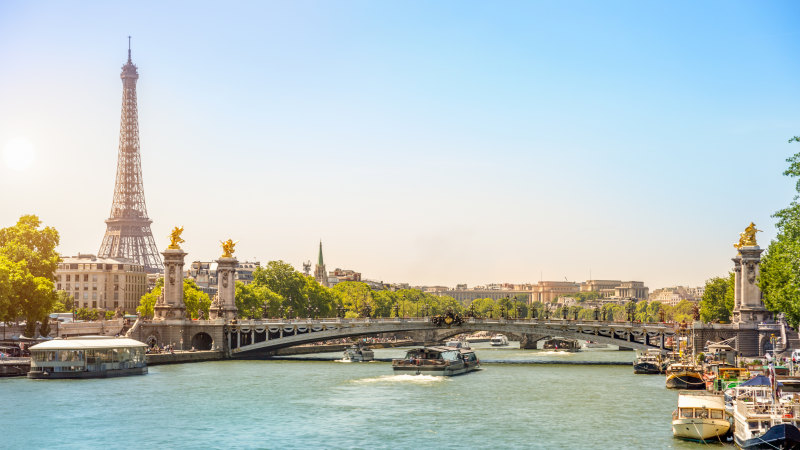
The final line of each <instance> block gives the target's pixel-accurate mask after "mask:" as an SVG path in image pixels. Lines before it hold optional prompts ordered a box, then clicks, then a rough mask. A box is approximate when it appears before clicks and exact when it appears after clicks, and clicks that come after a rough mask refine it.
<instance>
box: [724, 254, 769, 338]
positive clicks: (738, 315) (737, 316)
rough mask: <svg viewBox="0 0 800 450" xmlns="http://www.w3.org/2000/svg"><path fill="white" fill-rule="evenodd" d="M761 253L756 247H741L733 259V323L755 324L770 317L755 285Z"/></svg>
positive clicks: (759, 290)
mask: <svg viewBox="0 0 800 450" xmlns="http://www.w3.org/2000/svg"><path fill="white" fill-rule="evenodd" d="M763 251H764V250H762V249H761V248H760V247H758V246H757V245H753V246H747V247H742V248H740V249H739V254H738V255H736V257H735V258H733V263H734V269H733V270H734V272H735V274H736V275H735V278H734V297H735V300H734V307H733V323H744V324H757V323H759V322H763V321H765V320H767V319H770V318H771V317H772V314H771V313H770V312H769V311H767V309H766V308H765V307H764V303H763V302H762V301H761V289H759V288H758V285H757V284H756V280H757V279H758V274H759V273H760V263H761V253H762V252H763Z"/></svg>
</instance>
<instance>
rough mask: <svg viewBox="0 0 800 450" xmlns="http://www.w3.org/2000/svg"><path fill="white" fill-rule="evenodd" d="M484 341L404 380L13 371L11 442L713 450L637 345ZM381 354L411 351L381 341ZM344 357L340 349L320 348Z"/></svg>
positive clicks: (291, 364)
mask: <svg viewBox="0 0 800 450" xmlns="http://www.w3.org/2000/svg"><path fill="white" fill-rule="evenodd" d="M513 344H514V343H512V347H511V348H503V349H493V348H488V346H487V345H486V344H478V345H477V346H476V347H477V349H476V351H477V353H478V356H479V357H480V358H481V359H482V360H484V361H511V362H513V361H516V362H518V363H519V362H523V363H522V364H499V363H487V364H484V369H483V370H481V371H479V372H474V373H470V374H467V375H463V376H458V377H452V378H441V377H429V376H409V375H393V374H392V368H391V365H390V364H389V363H384V362H371V363H343V362H336V361H308V360H304V359H303V358H302V357H298V358H297V359H296V360H280V361H220V362H206V363H194V364H182V365H170V366H154V367H150V373H149V374H147V375H144V376H133V377H125V378H111V379H95V380H63V381H57V380H52V381H50V380H44V381H34V380H28V379H25V378H8V379H0V399H2V402H3V406H2V411H3V413H2V414H0V416H2V420H0V423H2V427H3V430H4V432H3V437H2V441H1V443H0V447H4V448H46V447H68V448H85V447H94V448H98V447H103V448H198V447H204V448H206V447H214V448H308V447H322V448H461V449H463V448H543V449H555V448H604V449H623V448H626V449H627V448H629V449H641V448H681V449H684V448H685V449H688V448H700V447H704V445H702V444H694V443H687V442H682V441H678V440H675V439H673V437H672V432H671V428H670V420H671V413H672V411H673V410H674V409H675V404H676V401H677V392H674V391H669V390H667V389H665V388H664V377H663V376H659V375H634V374H633V370H632V367H631V366H630V365H625V366H607V365H564V364H527V363H524V362H526V361H529V362H530V361H539V362H541V361H553V362H557V361H626V362H630V361H632V359H633V356H634V355H633V352H619V351H609V350H604V349H589V350H588V351H582V352H579V353H574V354H566V353H561V354H555V353H552V352H544V351H541V350H520V349H519V348H513ZM375 353H376V357H378V358H388V357H401V356H402V355H403V354H404V351H403V350H402V349H378V350H376V352H375ZM309 356H313V357H320V356H322V357H325V356H328V357H330V358H332V359H333V358H338V357H339V356H340V355H339V354H318V355H309Z"/></svg>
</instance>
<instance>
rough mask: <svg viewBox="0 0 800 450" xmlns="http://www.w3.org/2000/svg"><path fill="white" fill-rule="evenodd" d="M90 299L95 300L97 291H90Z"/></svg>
mask: <svg viewBox="0 0 800 450" xmlns="http://www.w3.org/2000/svg"><path fill="white" fill-rule="evenodd" d="M92 300H97V292H92Z"/></svg>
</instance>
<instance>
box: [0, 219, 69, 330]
mask: <svg viewBox="0 0 800 450" xmlns="http://www.w3.org/2000/svg"><path fill="white" fill-rule="evenodd" d="M41 225H42V223H41V221H40V220H39V218H38V217H36V216H34V215H26V216H22V217H20V218H19V220H18V221H17V224H16V225H14V226H12V227H7V228H1V229H0V321H5V322H8V321H14V320H18V319H20V318H25V320H27V322H28V324H29V325H28V326H30V324H31V323H35V322H36V321H37V320H38V321H42V322H44V321H46V320H47V314H49V313H50V311H52V309H53V307H54V306H55V303H56V300H57V297H56V294H55V292H54V289H53V288H54V286H53V279H54V274H55V270H56V267H57V266H58V261H59V259H60V257H59V255H58V253H57V252H56V251H55V248H56V246H57V245H58V232H57V231H56V230H55V229H54V228H51V227H44V228H41Z"/></svg>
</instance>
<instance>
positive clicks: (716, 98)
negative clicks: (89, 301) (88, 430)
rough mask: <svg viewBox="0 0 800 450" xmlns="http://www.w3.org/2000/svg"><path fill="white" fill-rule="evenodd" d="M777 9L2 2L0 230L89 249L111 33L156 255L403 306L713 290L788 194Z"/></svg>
mask: <svg viewBox="0 0 800 450" xmlns="http://www.w3.org/2000/svg"><path fill="white" fill-rule="evenodd" d="M798 13H800V4H797V3H796V2H789V1H786V2H769V3H752V2H721V1H720V2H703V3H699V4H698V3H696V2H671V3H669V4H658V3H641V2H632V1H631V2H623V1H619V2H588V1H586V2H581V1H578V2H569V3H556V2H514V1H510V2H502V3H499V4H497V3H485V2H476V1H460V2H454V1H444V2H433V3H432V2H418V1H410V2H367V1H343V2H323V1H292V2H252V3H251V2H237V3H234V4H232V5H227V4H226V5H221V4H219V3H210V2H167V3H164V4H161V3H145V4H138V5H131V4H124V3H120V4H116V3H105V2H78V3H63V2H35V3H30V2H22V1H7V2H2V3H0V60H2V61H3V65H2V66H3V68H2V70H0V99H2V101H0V151H2V159H0V227H5V226H10V225H12V224H14V223H15V222H16V220H17V219H18V218H19V216H20V215H23V214H30V213H33V214H37V215H39V217H40V218H41V219H42V220H43V222H44V223H45V224H47V225H51V226H54V227H55V228H57V229H58V230H59V232H60V233H61V245H60V246H59V251H60V252H61V253H62V254H63V255H65V256H70V255H76V254H78V253H79V252H81V253H97V251H98V249H99V247H100V243H101V240H102V238H103V233H104V231H105V223H104V220H105V219H106V218H108V216H109V211H110V208H111V200H112V195H113V189H114V176H115V170H116V160H117V148H118V136H119V118H120V109H121V99H122V84H121V81H120V78H119V73H120V67H121V66H122V65H123V64H124V63H125V60H126V59H127V48H128V35H131V36H132V37H133V38H132V41H131V46H132V54H133V62H134V64H136V65H137V66H138V69H139V74H140V79H139V82H138V106H139V123H140V136H141V154H142V170H143V178H144V189H145V196H146V200H147V209H148V214H149V216H150V218H151V219H152V220H153V224H152V230H153V234H154V236H155V240H156V244H157V246H158V247H159V248H160V249H162V250H163V249H164V248H166V246H167V244H168V239H167V235H168V234H169V230H170V229H171V228H172V227H174V226H183V227H184V228H185V230H186V231H185V232H184V234H183V238H184V239H185V240H186V242H185V243H184V244H183V245H182V246H183V248H184V249H185V250H186V251H187V252H188V256H187V261H193V260H209V259H214V258H217V257H218V256H219V255H220V254H221V250H220V247H219V241H221V240H225V239H228V238H232V239H234V240H238V241H239V244H238V245H237V247H236V256H237V257H238V258H239V259H240V260H253V259H258V260H260V261H262V262H264V263H265V262H267V261H270V260H276V259H281V260H284V261H286V262H288V263H291V264H292V265H293V266H295V268H296V269H298V270H302V262H303V261H306V260H311V261H312V262H315V261H316V256H317V250H318V244H319V241H320V239H321V240H322V243H323V250H324V255H325V262H326V265H327V267H328V269H329V270H333V269H334V268H336V267H340V268H348V269H354V270H357V271H360V272H362V274H363V276H364V278H368V279H373V280H382V281H385V282H408V283H410V284H415V285H425V284H427V285H448V286H455V285H456V284H458V283H467V284H469V285H470V286H475V285H482V284H486V283H494V282H510V283H535V282H537V281H539V280H540V279H544V280H564V279H568V280H570V281H578V282H580V281H583V280H587V279H589V278H590V273H591V277H592V278H593V279H622V280H640V281H644V282H645V283H646V284H647V286H648V287H650V288H651V290H653V289H656V288H659V287H664V286H671V285H689V286H696V285H702V284H703V283H704V281H705V280H706V279H708V278H710V277H713V276H721V275H724V274H726V273H727V272H728V271H729V270H731V268H732V262H731V261H730V258H731V257H733V256H734V255H735V252H736V251H735V249H734V248H733V243H734V242H736V241H737V239H738V235H739V233H740V232H741V231H742V230H743V229H744V227H745V226H746V225H748V224H749V223H750V222H751V221H753V222H755V223H756V225H757V226H758V228H759V229H761V230H764V232H763V233H759V235H758V241H759V244H760V245H761V246H762V247H766V246H767V245H768V243H769V241H770V240H771V239H773V238H774V236H775V227H774V223H775V221H774V219H773V218H771V215H772V214H773V213H774V212H775V211H776V210H778V209H780V208H783V207H785V206H786V205H788V204H789V202H790V201H791V200H792V197H793V195H794V193H795V192H794V182H793V180H791V179H788V178H787V177H783V176H782V175H781V174H782V172H783V171H784V170H785V168H786V166H787V164H786V162H785V159H786V158H787V157H789V156H791V155H792V154H793V153H795V152H800V145H798V144H788V143H787V139H789V138H790V137H791V136H794V135H798V134H800V125H799V124H800V110H798V108H797V104H798V94H800V85H799V84H798V78H797V74H798V73H800V61H798V59H797V58H796V55H797V54H799V53H800V30H798V28H797V27H796V25H795V21H796V18H797V17H800V15H799V14H798Z"/></svg>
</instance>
